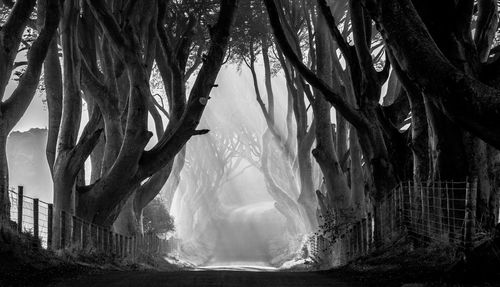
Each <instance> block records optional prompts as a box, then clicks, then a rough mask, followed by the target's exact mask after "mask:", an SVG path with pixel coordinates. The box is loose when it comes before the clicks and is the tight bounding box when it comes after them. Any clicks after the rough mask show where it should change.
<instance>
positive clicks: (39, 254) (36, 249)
mask: <svg viewBox="0 0 500 287" xmlns="http://www.w3.org/2000/svg"><path fill="white" fill-rule="evenodd" d="M137 262H141V263H137ZM174 268H175V266H173V265H171V264H169V263H168V262H167V261H166V260H164V259H163V258H162V257H161V256H153V255H145V254H142V255H140V256H139V260H137V261H132V260H130V259H122V258H118V257H115V256H109V255H106V254H104V253H102V252H101V253H99V252H96V251H95V250H92V249H90V250H85V251H79V250H77V249H71V248H69V249H66V250H64V251H57V252H52V251H48V250H45V249H43V248H42V246H41V244H40V241H39V240H37V239H36V238H34V237H33V236H32V235H31V234H29V233H22V234H18V233H17V231H15V230H12V229H11V228H10V227H2V226H1V225H0V286H2V287H9V286H46V285H50V284H53V283H55V282H58V281H60V280H63V279H68V278H74V277H78V276H81V275H88V274H94V273H95V274H98V273H104V272H109V271H126V270H173V269H174Z"/></svg>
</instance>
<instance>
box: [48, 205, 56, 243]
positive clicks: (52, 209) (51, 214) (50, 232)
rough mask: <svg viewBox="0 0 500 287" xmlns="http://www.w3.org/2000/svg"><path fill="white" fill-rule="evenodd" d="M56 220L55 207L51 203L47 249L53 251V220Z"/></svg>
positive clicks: (49, 206)
mask: <svg viewBox="0 0 500 287" xmlns="http://www.w3.org/2000/svg"><path fill="white" fill-rule="evenodd" d="M53 218H54V205H52V203H49V205H48V209H47V249H52V220H53Z"/></svg>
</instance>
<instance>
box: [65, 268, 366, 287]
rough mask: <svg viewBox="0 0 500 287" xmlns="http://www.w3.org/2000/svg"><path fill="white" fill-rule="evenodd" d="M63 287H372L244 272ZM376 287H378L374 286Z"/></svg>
mask: <svg viewBox="0 0 500 287" xmlns="http://www.w3.org/2000/svg"><path fill="white" fill-rule="evenodd" d="M56 286H60V287H72V286H74V287H78V286H82V287H90V286H92V287H99V286H106V287H113V286H134V287H135V286H148V287H154V286H163V287H170V286H172V287H173V286H189V287H195V286H204V287H211V286H217V287H220V286H238V287H245V286H258V287H266V286H273V287H275V286H308V287H316V286H335V287H355V286H356V287H357V286H368V285H366V283H365V284H362V285H361V284H359V283H355V282H342V281H340V280H336V279H335V278H332V277H330V276H327V275H326V274H324V273H319V272H241V271H181V272H140V271H137V272H114V273H107V274H100V275H92V276H86V277H80V278H77V279H71V280H66V281H63V282H60V283H59V284H58V285H56ZM373 286H376V285H373Z"/></svg>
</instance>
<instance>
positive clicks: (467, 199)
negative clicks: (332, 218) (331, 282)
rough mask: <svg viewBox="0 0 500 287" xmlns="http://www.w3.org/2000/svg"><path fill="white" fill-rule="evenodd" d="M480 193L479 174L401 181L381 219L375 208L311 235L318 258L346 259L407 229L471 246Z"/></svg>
mask: <svg viewBox="0 0 500 287" xmlns="http://www.w3.org/2000/svg"><path fill="white" fill-rule="evenodd" d="M476 196H477V181H476V180H472V181H463V182H451V181H450V182H434V183H428V184H415V183H414V182H404V183H400V184H399V185H398V186H397V187H396V188H394V189H393V190H392V191H391V192H390V193H389V194H387V195H386V196H385V198H384V199H383V200H382V201H381V203H380V204H379V206H377V207H376V213H377V218H376V219H375V218H374V216H372V214H371V213H369V214H368V215H367V217H366V218H363V219H361V220H358V221H356V222H354V223H351V224H349V225H346V226H344V227H339V228H338V229H337V230H338V231H337V232H336V234H334V235H333V236H332V237H333V238H331V239H328V240H327V239H325V237H324V236H322V235H318V234H314V235H312V236H311V237H310V238H309V243H308V247H309V252H310V253H311V254H312V256H313V257H316V258H321V257H328V256H325V255H331V256H330V258H333V260H334V262H333V264H334V265H336V266H338V265H344V264H346V263H348V262H350V261H353V260H355V259H357V258H359V257H361V256H365V255H368V254H370V253H372V252H373V251H374V250H375V249H377V248H379V247H381V246H382V245H386V244H390V243H392V242H394V241H395V240H396V239H398V238H400V237H401V236H403V235H405V236H409V237H411V238H412V239H414V240H416V241H420V242H424V243H431V242H439V243H444V244H450V245H454V246H456V247H457V248H462V249H469V248H471V247H472V246H473V245H474V242H475V240H476V239H477V238H476V229H477V226H476V217H475V210H476V201H475V198H476ZM376 233H378V234H376ZM377 236H378V240H375V238H376V237H377ZM319 246H324V247H323V248H319Z"/></svg>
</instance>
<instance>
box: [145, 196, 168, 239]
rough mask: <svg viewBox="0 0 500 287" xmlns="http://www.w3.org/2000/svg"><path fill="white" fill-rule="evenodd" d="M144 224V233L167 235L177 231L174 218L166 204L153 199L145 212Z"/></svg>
mask: <svg viewBox="0 0 500 287" xmlns="http://www.w3.org/2000/svg"><path fill="white" fill-rule="evenodd" d="M142 224H143V226H144V233H157V234H158V233H167V232H169V231H174V230H175V225H174V218H173V217H172V216H170V214H169V212H168V210H167V207H166V206H165V203H164V202H163V201H162V200H161V199H159V198H155V199H153V200H152V201H151V202H150V203H149V204H148V205H146V207H145V208H144V210H143V213H142Z"/></svg>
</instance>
